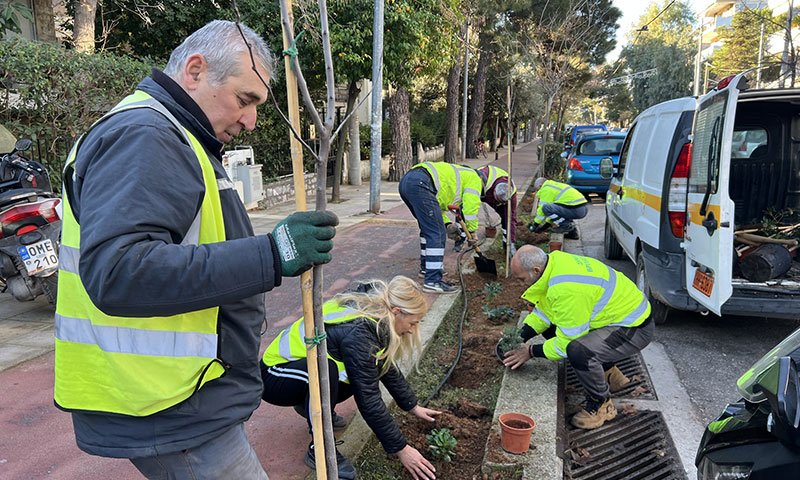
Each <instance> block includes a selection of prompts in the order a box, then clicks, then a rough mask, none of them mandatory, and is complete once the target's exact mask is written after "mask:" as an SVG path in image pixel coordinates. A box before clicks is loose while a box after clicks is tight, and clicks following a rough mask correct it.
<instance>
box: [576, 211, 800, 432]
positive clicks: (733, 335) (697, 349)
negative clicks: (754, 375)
mask: <svg viewBox="0 0 800 480" xmlns="http://www.w3.org/2000/svg"><path fill="white" fill-rule="evenodd" d="M604 221H605V210H604V205H603V204H602V203H600V200H599V199H597V198H595V199H594V203H593V204H592V207H591V208H590V210H589V215H587V217H586V218H584V219H583V220H580V221H579V225H580V229H581V235H582V241H583V246H584V254H585V255H588V256H591V257H594V258H598V259H600V260H602V261H604V262H606V263H607V264H609V265H611V266H612V267H613V268H615V269H617V270H618V271H621V272H623V273H625V274H626V275H628V277H630V278H633V277H634V275H635V269H634V264H633V262H632V261H630V260H626V261H609V260H606V259H605V257H603V225H604V223H603V222H604ZM798 327H800V320H780V319H766V318H756V317H739V316H725V317H722V318H720V317H718V316H716V315H714V314H713V313H711V314H708V315H706V316H703V315H700V314H696V313H689V312H679V311H675V312H673V313H672V315H671V316H670V317H669V319H668V321H667V322H666V323H665V324H664V325H659V326H658V327H657V329H656V341H658V342H659V343H661V344H662V345H663V346H664V350H665V352H666V353H667V356H668V357H669V359H670V360H671V361H672V363H673V365H674V367H675V369H676V371H677V373H678V378H679V380H680V382H681V384H682V387H683V389H684V390H685V391H686V393H687V394H688V395H689V398H690V399H691V402H692V406H693V407H694V410H695V413H696V415H697V418H698V419H699V420H701V421H702V422H703V423H708V422H709V421H711V420H713V419H714V418H715V417H716V416H717V415H718V414H719V412H720V411H721V410H722V409H723V408H724V407H725V405H726V404H728V403H731V402H734V401H737V400H738V399H739V398H740V396H739V394H738V393H737V390H736V380H737V379H738V378H739V376H741V375H742V374H743V373H744V372H745V371H746V370H747V369H748V368H750V366H751V365H752V364H753V363H755V362H756V361H757V360H758V359H759V358H761V357H762V356H763V355H764V354H766V353H767V352H768V351H769V350H770V349H772V347H774V346H775V345H776V344H777V343H779V342H780V341H781V340H783V339H784V338H785V337H786V336H787V335H789V334H790V333H791V332H793V331H794V330H795V329H797V328H798Z"/></svg>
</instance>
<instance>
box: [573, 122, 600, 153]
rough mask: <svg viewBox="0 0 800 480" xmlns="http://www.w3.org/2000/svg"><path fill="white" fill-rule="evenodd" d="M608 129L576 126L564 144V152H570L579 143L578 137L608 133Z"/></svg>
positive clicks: (598, 125) (596, 126)
mask: <svg viewBox="0 0 800 480" xmlns="http://www.w3.org/2000/svg"><path fill="white" fill-rule="evenodd" d="M607 132H608V128H606V126H605V125H600V124H597V125H575V126H574V127H572V129H571V130H570V131H569V134H567V137H566V141H565V142H564V151H566V152H570V151H571V150H572V147H574V146H575V143H576V142H577V141H578V135H591V134H597V133H607Z"/></svg>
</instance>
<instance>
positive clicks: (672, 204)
mask: <svg viewBox="0 0 800 480" xmlns="http://www.w3.org/2000/svg"><path fill="white" fill-rule="evenodd" d="M691 167H692V144H691V143H685V144H683V147H681V153H680V154H678V162H677V163H676V164H675V168H674V169H673V170H672V178H670V181H669V198H668V206H667V210H668V212H667V213H668V216H669V226H670V228H671V229H672V234H673V235H675V236H676V237H678V238H683V231H684V228H685V227H686V186H687V185H688V182H689V171H690V169H691Z"/></svg>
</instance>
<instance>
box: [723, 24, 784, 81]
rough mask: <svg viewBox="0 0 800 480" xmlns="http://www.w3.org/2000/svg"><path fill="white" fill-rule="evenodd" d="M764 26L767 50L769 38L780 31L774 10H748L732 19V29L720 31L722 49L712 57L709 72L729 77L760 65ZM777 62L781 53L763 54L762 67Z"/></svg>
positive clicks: (724, 28)
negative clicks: (759, 51) (760, 46)
mask: <svg viewBox="0 0 800 480" xmlns="http://www.w3.org/2000/svg"><path fill="white" fill-rule="evenodd" d="M784 23H785V22H784ZM762 25H763V28H764V32H763V39H764V45H763V49H764V50H766V47H767V42H768V40H769V37H770V35H772V34H773V33H776V32H778V31H780V30H781V27H780V25H779V24H778V23H777V22H775V21H774V20H773V19H772V11H771V10H769V9H767V8H762V9H749V8H746V9H744V10H742V11H740V12H737V13H736V14H735V15H734V16H733V19H732V20H731V25H730V26H728V27H721V28H719V32H720V33H719V36H720V42H722V47H721V48H720V49H719V50H716V51H715V52H714V54H713V55H712V56H711V69H710V70H711V73H713V74H714V76H715V77H716V78H723V77H727V76H728V75H734V74H737V73H740V72H742V71H744V70H747V69H749V68H754V67H757V66H758V48H759V45H760V43H761V38H762V32H761V28H762ZM777 62H780V54H777V55H773V56H768V55H767V54H766V52H764V56H763V58H762V65H766V64H770V63H777ZM773 76H774V75H773Z"/></svg>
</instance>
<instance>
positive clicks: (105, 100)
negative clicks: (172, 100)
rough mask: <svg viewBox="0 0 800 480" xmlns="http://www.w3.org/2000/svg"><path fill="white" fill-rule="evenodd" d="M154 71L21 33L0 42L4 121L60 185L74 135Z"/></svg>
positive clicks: (0, 105)
mask: <svg viewBox="0 0 800 480" xmlns="http://www.w3.org/2000/svg"><path fill="white" fill-rule="evenodd" d="M149 71H150V68H149V67H148V66H147V65H146V64H145V63H142V62H139V61H136V60H132V59H130V58H126V57H120V56H116V55H111V54H105V53H98V54H93V55H87V54H81V53H76V52H74V51H71V50H66V49H64V48H62V47H60V46H58V45H54V44H50V43H41V42H31V41H27V40H24V39H20V38H15V39H10V40H1V41H0V82H2V87H3V88H4V89H5V90H4V91H3V92H2V95H0V115H1V116H0V121H2V122H3V124H4V125H5V126H6V128H8V129H9V130H10V131H11V132H12V133H13V134H14V135H15V136H16V137H18V138H22V137H26V138H30V139H31V140H33V141H34V143H35V144H36V145H38V148H37V147H34V148H35V152H33V153H34V155H33V157H34V158H35V159H37V160H39V161H41V162H42V163H43V164H45V165H46V166H47V168H48V170H49V172H50V176H51V182H52V184H53V186H54V187H55V188H57V189H58V188H60V185H61V169H62V167H63V164H64V160H65V159H66V155H67V152H68V150H69V148H71V146H72V143H73V142H74V140H75V139H76V138H77V137H78V135H80V134H81V133H83V132H84V131H85V130H86V129H88V128H89V126H91V124H92V123H93V122H94V121H95V120H97V119H98V118H100V117H101V116H102V115H103V114H104V113H105V112H106V111H108V110H109V109H110V108H111V107H113V106H114V105H115V104H116V103H117V102H118V101H119V100H121V99H122V98H123V97H125V96H126V95H127V94H129V93H130V92H131V91H132V90H133V88H134V87H135V86H136V84H137V83H138V82H139V80H141V79H142V78H143V77H144V76H145V75H147V74H148V73H149Z"/></svg>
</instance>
